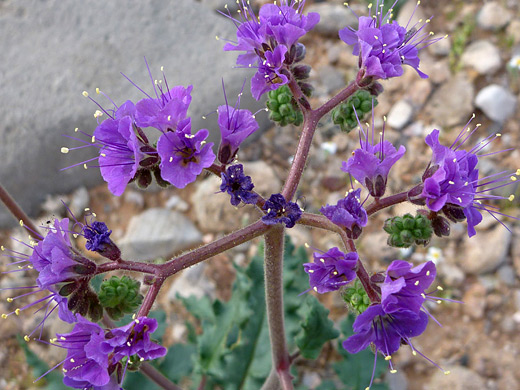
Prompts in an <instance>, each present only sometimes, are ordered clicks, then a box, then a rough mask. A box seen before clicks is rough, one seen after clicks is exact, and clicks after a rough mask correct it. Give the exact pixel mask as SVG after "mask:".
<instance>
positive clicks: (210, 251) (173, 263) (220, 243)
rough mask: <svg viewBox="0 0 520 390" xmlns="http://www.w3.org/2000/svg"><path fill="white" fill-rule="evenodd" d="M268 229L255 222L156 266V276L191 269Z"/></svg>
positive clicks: (169, 274)
mask: <svg viewBox="0 0 520 390" xmlns="http://www.w3.org/2000/svg"><path fill="white" fill-rule="evenodd" d="M270 228H271V226H269V225H266V224H265V223H263V222H262V221H261V220H260V221H256V222H255V223H252V224H251V225H249V226H246V227H245V228H242V229H240V230H237V231H236V232H233V233H231V234H228V235H227V236H224V237H222V238H220V239H218V240H215V241H213V242H212V243H210V244H208V245H204V246H202V247H200V248H197V249H195V250H193V251H191V252H188V253H186V254H184V255H181V256H179V257H176V258H174V259H172V260H170V261H168V262H167V263H164V264H160V265H157V266H156V267H157V273H156V275H158V276H161V277H163V278H167V277H169V276H171V275H173V274H175V273H177V272H179V271H181V270H183V269H185V268H188V267H191V266H192V265H195V264H197V263H200V262H201V261H204V260H207V259H209V258H210V257H213V256H215V255H218V254H219V253H222V252H225V251H227V250H228V249H231V248H234V247H236V246H238V245H240V244H243V243H244V242H247V241H250V240H252V239H253V238H255V237H258V236H261V235H262V234H264V233H265V232H267V231H268V230H269V229H270Z"/></svg>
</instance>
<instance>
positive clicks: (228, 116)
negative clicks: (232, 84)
mask: <svg viewBox="0 0 520 390" xmlns="http://www.w3.org/2000/svg"><path fill="white" fill-rule="evenodd" d="M244 86H245V82H244V85H243V86H242V91H243V89H244ZM222 87H223V89H224V83H222ZM242 91H241V92H240V94H239V95H238V99H237V102H236V104H235V106H234V107H233V106H230V105H229V104H228V101H227V96H226V90H225V89H224V99H225V100H226V104H224V105H222V106H219V107H218V109H217V113H218V126H219V128H220V135H221V141H220V146H219V149H218V160H219V161H220V162H221V163H222V164H224V165H227V164H230V163H231V162H232V161H233V160H234V159H235V157H236V155H237V152H238V149H239V147H240V145H241V144H242V142H244V140H245V139H246V138H247V137H249V136H250V135H251V134H253V133H254V132H255V131H256V130H258V127H259V126H258V123H257V122H256V119H255V116H254V115H253V114H252V113H251V111H249V110H245V109H240V108H239V107H240V97H241V96H242Z"/></svg>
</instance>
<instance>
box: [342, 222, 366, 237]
mask: <svg viewBox="0 0 520 390" xmlns="http://www.w3.org/2000/svg"><path fill="white" fill-rule="evenodd" d="M345 231H346V233H347V237H348V238H350V239H352V240H355V239H357V238H359V236H360V235H361V233H362V231H363V229H361V227H360V226H359V225H357V224H355V225H353V226H352V229H350V230H349V229H345Z"/></svg>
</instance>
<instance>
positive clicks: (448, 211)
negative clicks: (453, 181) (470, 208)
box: [442, 203, 466, 222]
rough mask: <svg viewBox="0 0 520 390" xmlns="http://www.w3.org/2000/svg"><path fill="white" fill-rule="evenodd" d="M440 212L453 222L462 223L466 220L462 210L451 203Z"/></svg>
mask: <svg viewBox="0 0 520 390" xmlns="http://www.w3.org/2000/svg"><path fill="white" fill-rule="evenodd" d="M442 212H443V213H444V215H446V217H448V218H449V219H450V220H451V221H453V222H462V221H465V220H466V214H464V209H463V208H462V207H460V206H457V205H454V204H452V203H446V204H445V205H444V207H443V208H442Z"/></svg>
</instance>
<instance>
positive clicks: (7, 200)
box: [0, 184, 41, 241]
mask: <svg viewBox="0 0 520 390" xmlns="http://www.w3.org/2000/svg"><path fill="white" fill-rule="evenodd" d="M0 200H1V201H2V203H3V204H4V205H5V207H7V209H8V210H9V211H10V213H11V214H12V215H13V216H14V217H15V218H16V219H17V220H18V221H19V222H20V221H21V222H22V223H23V226H25V227H26V228H27V230H28V231H29V234H30V235H31V237H32V238H34V239H35V240H38V241H39V240H41V234H40V231H39V229H38V228H37V227H36V225H35V224H33V223H32V221H31V219H30V218H29V217H28V216H27V214H25V212H24V211H23V210H22V208H21V207H20V206H19V205H18V203H16V201H15V200H14V198H13V197H12V196H11V195H10V194H9V193H8V192H7V190H6V189H5V188H4V187H3V186H2V185H1V184H0Z"/></svg>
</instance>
